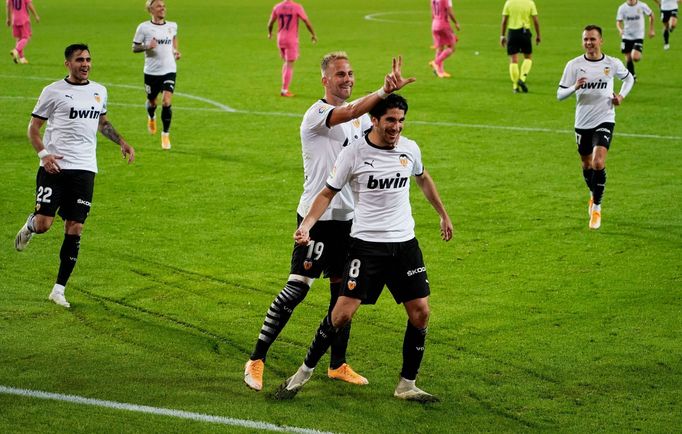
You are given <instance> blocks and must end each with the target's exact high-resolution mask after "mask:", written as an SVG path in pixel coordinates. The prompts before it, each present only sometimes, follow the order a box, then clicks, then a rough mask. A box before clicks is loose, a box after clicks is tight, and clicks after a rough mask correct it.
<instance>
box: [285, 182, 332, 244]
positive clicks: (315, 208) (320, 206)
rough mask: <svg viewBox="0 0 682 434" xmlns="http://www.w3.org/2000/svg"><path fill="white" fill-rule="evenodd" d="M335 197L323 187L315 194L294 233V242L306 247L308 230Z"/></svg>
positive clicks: (308, 235) (308, 238) (308, 237)
mask: <svg viewBox="0 0 682 434" xmlns="http://www.w3.org/2000/svg"><path fill="white" fill-rule="evenodd" d="M334 196H336V192H335V191H334V190H332V189H331V188H329V187H324V188H323V189H322V190H320V192H319V193H317V196H315V200H313V204H312V205H310V209H309V210H308V214H306V216H305V217H304V218H303V221H302V222H301V224H300V225H299V226H298V229H296V232H294V241H295V242H296V244H299V245H303V246H305V245H307V244H308V242H309V241H310V229H311V228H312V227H313V226H315V223H317V220H318V219H319V218H320V216H321V215H322V214H324V212H325V211H326V210H327V207H329V204H330V203H331V201H332V199H333V198H334Z"/></svg>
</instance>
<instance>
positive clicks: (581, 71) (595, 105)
mask: <svg viewBox="0 0 682 434" xmlns="http://www.w3.org/2000/svg"><path fill="white" fill-rule="evenodd" d="M603 42H604V41H603V39H602V33H601V28H600V27H598V26H595V25H589V26H587V27H585V30H584V31H583V48H584V49H585V54H584V55H582V56H578V57H576V58H575V59H573V60H571V61H569V62H568V63H567V64H566V68H564V74H563V76H562V77H561V82H559V89H558V90H557V98H558V99H559V100H563V99H566V98H568V97H569V96H570V95H572V94H573V93H575V96H576V106H575V137H576V142H577V144H578V153H579V154H580V159H581V161H582V169H583V177H584V178H585V183H586V184H587V188H588V189H589V190H590V200H589V203H588V211H589V214H590V223H589V227H590V229H599V227H600V226H601V202H602V196H603V194H604V187H605V185H606V168H605V162H606V154H607V153H608V150H609V146H610V144H611V140H612V138H613V129H614V126H615V120H616V112H615V110H614V107H615V106H619V105H621V103H622V102H623V98H625V97H626V96H627V94H628V93H629V92H630V90H631V89H632V85H633V84H634V82H635V80H634V78H633V77H632V74H630V73H629V72H628V70H627V69H625V66H624V65H623V62H621V61H620V60H618V59H616V58H615V57H611V56H607V55H605V54H603V53H602V51H601V47H602V44H603ZM614 77H618V78H619V79H620V80H622V81H623V85H622V86H621V88H620V92H619V93H618V94H616V93H614V91H613V79H614Z"/></svg>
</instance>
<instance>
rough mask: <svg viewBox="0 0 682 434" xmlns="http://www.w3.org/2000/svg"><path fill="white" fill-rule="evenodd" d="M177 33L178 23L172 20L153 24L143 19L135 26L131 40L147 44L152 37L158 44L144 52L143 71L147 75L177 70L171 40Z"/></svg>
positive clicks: (163, 73)
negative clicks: (142, 21)
mask: <svg viewBox="0 0 682 434" xmlns="http://www.w3.org/2000/svg"><path fill="white" fill-rule="evenodd" d="M177 35H178V25H177V24H176V23H174V22H173V21H166V22H165V23H163V24H155V23H152V22H151V21H145V22H144V23H141V24H140V25H139V26H137V30H136V31H135V36H134V37H133V42H134V43H136V44H144V45H149V43H150V42H151V40H152V39H156V42H157V43H158V44H159V45H157V46H156V48H154V49H153V50H146V51H145V52H144V73H145V74H149V75H166V74H169V73H172V72H177V65H176V63H175V54H173V40H174V39H175V38H176V37H177Z"/></svg>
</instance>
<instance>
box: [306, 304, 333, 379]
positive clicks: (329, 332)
mask: <svg viewBox="0 0 682 434" xmlns="http://www.w3.org/2000/svg"><path fill="white" fill-rule="evenodd" d="M338 332H339V330H338V329H337V328H335V327H334V326H333V325H332V320H331V316H330V315H327V316H325V317H324V319H323V320H322V322H321V323H320V326H319V327H318V328H317V331H316V332H315V337H314V338H313V342H312V343H311V344H310V347H309V348H308V354H306V356H305V361H304V363H305V365H306V366H307V367H309V368H314V367H315V366H317V363H318V362H319V361H320V359H321V358H322V356H323V355H324V353H326V352H327V349H329V346H330V345H331V343H332V341H334V339H336V335H337V334H338Z"/></svg>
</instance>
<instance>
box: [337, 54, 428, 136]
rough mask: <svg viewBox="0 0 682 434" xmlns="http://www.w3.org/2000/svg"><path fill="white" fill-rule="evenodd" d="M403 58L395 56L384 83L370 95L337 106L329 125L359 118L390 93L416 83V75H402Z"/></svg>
mask: <svg viewBox="0 0 682 434" xmlns="http://www.w3.org/2000/svg"><path fill="white" fill-rule="evenodd" d="M402 66H403V58H402V56H398V58H395V57H394V58H393V66H392V68H391V72H390V73H389V74H386V76H385V77H384V85H383V86H382V87H381V88H380V89H379V90H377V91H376V92H372V93H370V94H369V95H366V96H363V97H362V98H359V99H356V100H355V101H353V102H351V103H349V104H346V105H345V106H341V107H336V108H335V109H334V111H332V114H331V116H330V117H329V122H328V123H329V126H330V127H332V126H334V125H338V124H342V123H344V122H348V121H350V120H351V119H357V118H359V117H360V116H362V115H364V114H365V113H367V112H369V111H370V110H371V109H372V107H374V106H375V105H376V104H377V103H378V102H379V101H380V100H382V99H385V98H386V97H387V96H388V95H389V94H390V93H393V92H395V91H397V90H399V89H402V88H403V87H405V86H407V85H408V84H410V83H414V82H415V81H416V80H417V79H416V78H414V77H409V78H404V77H403V76H402Z"/></svg>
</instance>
